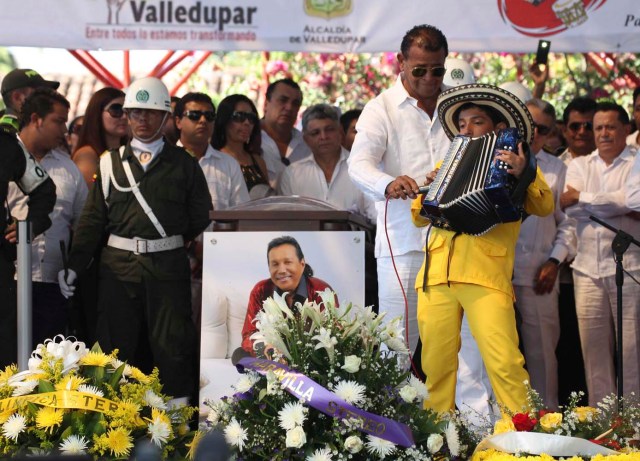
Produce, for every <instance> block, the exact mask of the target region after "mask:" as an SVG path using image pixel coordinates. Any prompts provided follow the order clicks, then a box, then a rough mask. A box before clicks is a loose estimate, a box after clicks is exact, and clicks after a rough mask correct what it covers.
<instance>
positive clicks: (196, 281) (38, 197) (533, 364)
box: [0, 25, 640, 417]
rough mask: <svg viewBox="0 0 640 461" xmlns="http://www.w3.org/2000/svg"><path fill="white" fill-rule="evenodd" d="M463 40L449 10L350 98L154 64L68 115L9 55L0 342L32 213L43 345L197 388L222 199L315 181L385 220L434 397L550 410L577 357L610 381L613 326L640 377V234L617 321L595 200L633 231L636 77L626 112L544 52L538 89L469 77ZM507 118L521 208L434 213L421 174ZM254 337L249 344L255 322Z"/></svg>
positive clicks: (380, 229)
mask: <svg viewBox="0 0 640 461" xmlns="http://www.w3.org/2000/svg"><path fill="white" fill-rule="evenodd" d="M448 53H449V50H448V44H447V40H446V37H445V36H444V35H443V34H442V32H441V31H440V30H439V29H437V28H436V27H433V26H430V25H420V26H416V27H414V28H413V29H411V30H409V31H408V32H407V33H406V34H405V36H404V37H403V40H402V43H401V44H400V51H399V52H398V54H397V59H398V62H399V65H400V71H401V72H400V74H399V76H398V78H397V81H396V83H395V84H394V85H393V86H392V87H391V88H389V89H387V90H386V91H384V92H382V93H381V94H380V95H378V96H377V97H376V98H374V99H373V100H371V101H368V102H367V103H366V105H365V106H364V109H363V110H356V109H354V110H350V111H346V112H345V113H343V114H341V113H340V111H339V110H338V109H337V108H336V107H334V106H332V105H330V104H328V103H327V104H314V105H311V106H309V107H306V108H305V109H304V111H302V113H301V114H300V112H301V108H302V107H303V100H304V98H303V96H304V95H303V92H302V90H301V88H300V86H299V85H298V84H297V83H296V82H295V81H293V80H291V79H288V78H285V79H281V80H277V81H274V82H272V83H271V84H270V85H269V86H268V89H267V91H266V102H265V105H264V107H263V108H262V117H260V113H259V111H258V108H257V107H256V105H255V104H254V102H253V101H252V100H251V99H249V98H248V97H246V96H245V95H242V94H233V95H230V96H227V97H225V98H224V99H222V101H221V102H220V103H219V104H218V106H217V107H216V106H215V104H214V103H213V101H212V99H211V97H210V96H208V95H207V94H204V93H195V92H191V93H187V94H184V95H181V97H170V95H169V92H168V91H167V88H166V86H165V85H164V84H163V83H162V82H161V81H160V80H158V79H155V78H152V77H146V78H141V79H138V80H136V81H134V82H133V83H132V84H131V85H130V86H129V88H127V89H126V90H125V91H121V90H120V89H116V88H110V87H106V88H103V89H101V90H99V91H97V92H96V93H94V94H93V96H92V97H91V99H90V101H89V103H88V105H87V107H86V110H85V111H84V114H83V115H82V116H80V117H76V118H75V119H73V120H72V121H70V123H69V120H68V113H69V102H68V101H67V100H66V99H65V97H64V95H62V94H60V93H58V92H57V91H56V89H57V88H58V86H59V85H58V83H57V82H52V81H47V80H45V79H44V78H42V77H41V76H40V75H39V74H38V73H37V72H35V71H33V70H29V69H15V70H13V71H12V72H10V73H9V74H8V75H6V76H5V77H4V79H3V81H2V97H3V100H4V102H5V105H6V112H5V114H4V116H3V118H2V120H1V121H0V126H1V127H2V130H1V131H0V149H1V150H2V155H1V156H0V172H1V176H0V199H2V203H3V209H4V213H5V216H6V219H2V220H1V221H0V231H1V232H2V234H4V236H5V238H4V239H2V242H1V243H2V245H1V249H2V253H1V254H0V297H2V299H3V300H8V301H7V302H3V303H2V307H1V308H0V328H2V332H3V333H2V335H3V338H6V341H5V344H8V345H11V344H15V343H16V342H17V341H16V328H15V325H16V302H15V284H14V283H13V278H14V273H15V266H14V260H15V241H16V232H15V227H16V226H15V223H16V221H17V220H21V219H25V218H28V219H30V220H31V221H32V223H33V231H34V234H35V235H36V237H35V238H34V239H33V243H32V254H33V260H32V280H33V343H34V346H35V345H36V344H38V343H40V342H42V341H44V340H45V339H46V338H49V337H52V336H54V335H55V334H57V333H63V332H66V333H74V334H75V335H76V336H78V337H79V338H80V339H83V340H85V341H87V342H89V343H92V342H93V341H96V340H98V341H99V342H100V344H101V345H102V347H103V349H111V348H117V349H119V351H120V358H121V359H123V360H128V361H130V362H131V363H133V364H135V365H137V366H139V367H140V368H141V369H142V370H143V371H149V370H150V368H151V367H153V366H158V367H159V369H160V372H161V376H162V378H163V382H164V383H165V390H166V392H167V393H169V394H171V395H174V396H176V397H179V398H182V397H184V398H189V397H194V396H196V395H197V386H198V379H197V378H198V377H197V369H198V356H199V351H198V348H199V345H198V340H197V337H198V334H197V329H198V327H199V313H200V310H201V286H202V280H201V279H202V277H201V275H202V232H203V231H206V230H209V229H211V224H210V211H211V210H212V209H216V210H222V209H227V208H230V207H234V206H237V205H239V204H242V203H244V202H248V201H250V200H255V199H260V198H263V197H267V196H271V195H285V196H306V197H312V198H315V199H319V200H322V201H325V202H328V203H330V204H332V205H333V206H335V207H337V208H339V209H344V210H350V211H354V212H357V213H360V214H361V215H363V216H364V217H366V218H367V219H368V220H370V221H371V222H372V223H374V224H375V225H376V229H377V232H376V239H375V257H376V263H377V280H376V282H377V286H378V309H379V311H380V312H386V313H387V319H391V318H394V317H397V316H401V317H403V318H404V319H405V322H406V325H407V328H408V330H407V332H406V334H407V338H408V346H409V348H410V350H411V351H415V357H414V363H415V365H416V368H417V370H416V373H417V374H421V375H422V376H423V377H425V375H426V385H427V387H428V389H429V392H430V398H429V400H428V401H427V403H426V404H427V405H429V406H431V407H433V408H435V409H436V410H439V411H447V410H451V409H453V408H454V407H456V406H457V407H458V408H460V409H465V408H471V409H472V410H473V411H474V412H475V413H476V414H478V415H482V416H488V417H491V415H493V414H495V411H496V410H495V409H494V408H493V406H492V404H491V402H492V400H497V402H498V404H500V405H501V406H502V407H503V408H508V409H510V410H512V411H518V410H520V409H521V407H522V406H524V405H526V386H525V381H529V382H530V383H531V386H532V387H533V388H535V389H537V390H538V391H539V392H540V394H541V396H542V398H543V399H544V400H545V402H546V405H547V406H548V407H549V408H551V409H555V408H557V407H558V406H559V405H560V404H561V403H562V402H563V401H564V399H565V398H566V396H567V394H568V392H569V391H571V390H577V389H579V388H581V387H584V386H585V384H583V383H582V382H581V379H580V377H581V376H582V377H584V381H585V383H586V390H587V391H588V399H589V403H590V404H591V405H594V404H595V403H596V402H597V401H599V400H600V399H602V398H603V397H604V396H605V395H607V394H609V393H612V392H614V391H615V390H616V370H615V366H616V363H615V360H614V356H615V349H616V347H617V346H616V337H615V331H616V329H617V328H622V331H623V337H624V341H623V344H622V356H623V363H624V390H625V393H626V392H632V391H635V392H636V393H637V392H638V391H640V379H639V378H638V369H639V368H640V352H639V350H638V342H639V341H638V335H639V334H640V320H639V316H640V314H639V311H640V285H639V284H638V282H639V281H640V248H637V247H634V246H631V247H630V248H629V249H628V250H627V252H626V253H625V255H624V267H625V270H626V272H627V274H628V275H629V277H628V278H627V279H626V281H625V284H624V286H623V325H617V323H616V299H617V298H616V283H615V262H614V255H613V251H612V248H611V245H612V241H613V238H614V237H615V234H614V233H613V232H611V231H610V230H608V229H606V228H604V227H602V226H600V225H599V224H597V223H595V222H593V221H592V220H590V216H591V215H594V216H597V217H599V218H601V219H603V220H605V221H607V222H608V223H609V224H610V225H612V226H614V227H616V228H620V229H622V230H623V231H625V232H627V233H629V234H630V235H632V236H634V237H636V238H637V237H638V236H640V160H638V159H640V156H636V152H637V149H638V147H639V145H640V133H639V132H638V131H637V129H636V130H635V131H634V132H633V133H631V131H632V129H631V126H632V123H633V124H634V125H635V126H636V127H638V126H639V125H640V89H636V90H635V92H634V94H633V101H634V106H633V108H632V112H633V120H631V119H630V117H629V114H628V112H627V111H626V109H625V108H623V107H621V106H620V105H618V104H616V103H615V102H611V101H609V102H596V101H595V100H593V99H591V98H589V97H588V96H578V97H576V98H574V99H573V100H571V101H567V105H566V107H564V108H554V107H553V106H552V105H551V104H550V103H548V102H547V101H545V100H544V81H545V79H546V77H548V70H547V69H546V68H544V67H543V66H537V65H536V66H533V67H532V70H531V78H532V80H533V82H534V91H533V93H531V92H530V91H529V90H528V89H527V88H526V87H524V86H522V85H520V84H515V86H505V87H504V89H500V88H498V87H494V86H491V85H480V84H475V83H473V81H474V79H473V77H474V76H473V71H472V69H471V67H470V66H468V64H467V63H464V62H460V61H461V60H459V59H458V60H451V59H449V60H448V59H447V56H448ZM453 68H456V70H459V72H451V70H452V69H453ZM458 68H460V69H458ZM452 75H453V76H454V78H451V76H452ZM465 75H466V77H467V78H464V76H465ZM456 79H457V80H456ZM445 80H446V81H445ZM496 101H498V103H497V104H498V105H497V106H496ZM507 106H509V107H511V108H512V109H513V110H510V111H507V112H508V113H506V115H505V113H503V112H504V111H502V112H501V110H500V107H507ZM514 114H515V115H514ZM557 114H561V117H559V118H558V119H557ZM299 117H300V120H301V129H300V130H299V129H298V128H296V126H297V122H298V119H299ZM67 124H68V125H67ZM507 126H512V127H516V128H518V129H519V131H520V136H521V138H522V139H523V140H524V141H526V142H525V143H521V144H520V145H519V146H518V148H517V149H516V150H514V151H506V150H501V151H500V153H499V155H498V158H499V160H501V161H503V162H504V163H505V164H506V165H508V168H509V170H508V173H509V174H511V175H512V176H513V177H514V178H515V181H516V183H517V186H516V188H515V189H516V190H517V194H518V195H517V199H518V200H519V202H520V203H521V205H522V209H523V210H524V212H523V214H522V217H521V218H522V219H519V220H518V221H517V222H513V223H503V224H499V225H497V226H496V227H495V228H493V229H491V230H490V231H488V232H487V233H486V234H484V235H480V236H471V235H466V234H460V233H459V232H455V231H452V230H450V229H444V228H441V227H438V226H437V225H436V222H432V220H431V219H429V217H428V216H425V214H424V213H423V207H422V202H423V199H424V194H423V193H422V192H424V190H425V189H421V187H423V186H425V185H429V184H430V183H431V182H432V181H433V180H434V178H435V177H436V175H437V170H438V168H439V167H440V165H441V163H442V161H443V159H444V158H445V156H446V155H447V152H448V150H449V147H450V145H451V139H452V138H453V137H454V136H455V135H457V134H462V135H465V136H471V137H478V136H483V135H486V134H488V133H492V132H494V131H495V132H498V131H499V130H501V129H503V128H505V127H507ZM60 242H63V245H62V248H61V245H60ZM285 243H286V242H285ZM286 248H287V249H288V247H286ZM67 251H68V253H69V254H68V256H67V254H63V252H65V253H66V252H67ZM294 259H295V258H294ZM299 259H301V258H299ZM67 260H68V262H67ZM283 266H284V265H283ZM277 271H278V269H277V268H276V269H274V270H273V274H272V275H273V277H277V276H278V275H277ZM283 271H286V269H283ZM274 274H275V275H274ZM286 275H287V274H286V273H284V275H283V277H285V276H286ZM285 278H286V277H285ZM298 279H299V277H298ZM267 282H268V281H265V286H267V285H269V284H268V283H267ZM271 285H274V286H275V284H271ZM269 286H270V285H269ZM291 288H292V290H293V291H298V290H297V289H298V288H299V287H297V286H296V287H291ZM270 289H271V290H274V289H275V288H273V287H271V288H270ZM262 295H263V294H261V296H262ZM257 308H259V306H257V305H254V306H252V309H251V312H252V314H251V315H255V310H256V309H257ZM249 321H250V320H249ZM243 347H244V348H245V350H246V352H247V353H250V352H251V342H250V340H249V338H248V337H245V338H244V341H243ZM15 361H16V351H15V348H14V347H13V346H9V347H6V348H5V347H3V353H2V354H1V355H0V366H4V365H8V364H10V363H13V362H15ZM582 363H584V367H582ZM567 367H568V368H567ZM567 369H570V370H573V371H572V372H571V375H572V376H571V377H569V378H567V379H566V380H564V378H563V376H564V375H563V371H564V372H565V373H566V370H567ZM575 371H578V372H577V373H575ZM559 376H560V379H559ZM565 381H566V382H565ZM576 388H577V389H576ZM494 392H495V393H494Z"/></svg>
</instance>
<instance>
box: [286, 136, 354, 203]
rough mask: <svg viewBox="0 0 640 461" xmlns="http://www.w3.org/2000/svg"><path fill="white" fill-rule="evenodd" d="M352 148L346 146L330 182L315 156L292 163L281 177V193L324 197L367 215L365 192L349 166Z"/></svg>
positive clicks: (325, 199) (323, 198)
mask: <svg viewBox="0 0 640 461" xmlns="http://www.w3.org/2000/svg"><path fill="white" fill-rule="evenodd" d="M348 157H349V151H347V150H346V149H345V148H344V147H342V148H341V151H340V159H339V160H338V163H337V164H336V166H335V169H334V170H333V174H332V176H331V180H330V181H329V182H328V183H327V180H326V178H325V176H324V172H323V171H322V168H320V165H318V163H317V162H316V159H315V157H314V156H313V155H310V156H309V157H307V158H305V159H302V160H300V161H299V162H296V163H293V164H291V165H289V167H287V168H286V169H285V170H284V171H283V172H282V176H280V182H279V183H278V194H279V195H299V196H302V197H311V198H315V199H318V200H323V201H325V202H327V203H330V204H331V205H333V206H335V207H336V208H339V209H340V210H349V211H355V212H357V213H360V214H362V215H366V209H365V205H364V195H363V194H362V192H361V191H360V189H358V188H357V187H356V185H355V184H354V183H353V182H352V181H351V178H350V177H349V171H348V167H347V158H348Z"/></svg>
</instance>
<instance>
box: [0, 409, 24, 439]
mask: <svg viewBox="0 0 640 461" xmlns="http://www.w3.org/2000/svg"><path fill="white" fill-rule="evenodd" d="M26 427H27V419H26V418H25V417H24V416H22V415H21V414H20V413H15V414H13V415H11V416H9V419H7V420H6V421H5V423H4V424H3V425H2V435H4V436H5V437H6V438H8V439H11V440H13V441H14V442H17V441H18V436H19V435H20V433H21V432H22V431H24V430H25V429H26Z"/></svg>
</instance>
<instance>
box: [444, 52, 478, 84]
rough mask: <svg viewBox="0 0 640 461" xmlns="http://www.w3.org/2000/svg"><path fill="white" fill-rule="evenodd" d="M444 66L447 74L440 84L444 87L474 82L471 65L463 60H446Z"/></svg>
mask: <svg viewBox="0 0 640 461" xmlns="http://www.w3.org/2000/svg"><path fill="white" fill-rule="evenodd" d="M444 66H445V67H446V68H447V72H446V73H445V74H444V78H443V79H442V83H444V84H445V85H447V86H458V85H466V84H468V83H475V82H476V77H475V75H474V74H473V69H472V68H471V64H469V63H468V62H467V61H465V60H464V59H460V58H447V59H446V61H445V62H444Z"/></svg>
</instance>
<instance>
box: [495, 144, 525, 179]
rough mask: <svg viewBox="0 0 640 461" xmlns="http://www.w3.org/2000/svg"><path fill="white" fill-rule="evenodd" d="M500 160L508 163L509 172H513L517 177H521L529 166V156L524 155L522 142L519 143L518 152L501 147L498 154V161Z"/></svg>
mask: <svg viewBox="0 0 640 461" xmlns="http://www.w3.org/2000/svg"><path fill="white" fill-rule="evenodd" d="M498 160H501V161H503V162H504V163H506V164H507V165H508V166H509V168H507V173H509V174H512V175H513V176H515V177H516V178H517V179H520V176H522V173H523V172H524V170H525V167H526V166H527V156H526V155H524V150H522V143H518V152H511V151H509V150H502V149H499V150H498V155H496V161H498Z"/></svg>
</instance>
